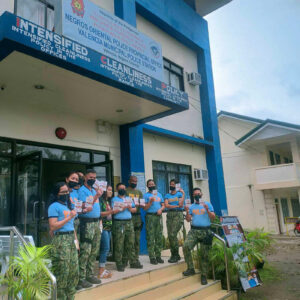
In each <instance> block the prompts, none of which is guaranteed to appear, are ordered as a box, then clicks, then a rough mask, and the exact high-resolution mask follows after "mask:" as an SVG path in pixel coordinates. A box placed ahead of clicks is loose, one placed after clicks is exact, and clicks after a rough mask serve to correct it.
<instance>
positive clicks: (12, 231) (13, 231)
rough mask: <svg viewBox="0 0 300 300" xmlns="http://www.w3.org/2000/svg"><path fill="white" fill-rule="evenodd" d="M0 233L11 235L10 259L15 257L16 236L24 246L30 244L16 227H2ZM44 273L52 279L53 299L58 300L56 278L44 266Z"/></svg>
mask: <svg viewBox="0 0 300 300" xmlns="http://www.w3.org/2000/svg"><path fill="white" fill-rule="evenodd" d="M0 231H9V233H10V249H9V259H11V257H13V253H14V252H13V251H14V235H16V236H17V237H18V238H19V239H20V241H21V242H22V244H23V245H24V246H27V245H28V243H27V242H26V240H25V239H24V237H23V236H22V234H21V233H20V231H19V230H18V229H17V227H15V226H7V227H0ZM43 269H44V271H45V272H46V273H47V275H48V277H49V278H50V281H51V283H52V293H51V299H52V300H56V299H57V284H56V278H55V276H54V275H53V274H52V273H51V271H50V270H49V269H48V268H47V266H46V265H45V264H44V265H43Z"/></svg>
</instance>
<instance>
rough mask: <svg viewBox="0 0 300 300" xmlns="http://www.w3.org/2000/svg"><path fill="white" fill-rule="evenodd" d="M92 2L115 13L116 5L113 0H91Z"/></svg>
mask: <svg viewBox="0 0 300 300" xmlns="http://www.w3.org/2000/svg"><path fill="white" fill-rule="evenodd" d="M89 1H91V2H94V3H95V4H96V5H98V6H100V7H102V8H104V9H106V10H107V11H109V12H110V13H112V14H113V15H114V14H115V6H114V1H113V0H89Z"/></svg>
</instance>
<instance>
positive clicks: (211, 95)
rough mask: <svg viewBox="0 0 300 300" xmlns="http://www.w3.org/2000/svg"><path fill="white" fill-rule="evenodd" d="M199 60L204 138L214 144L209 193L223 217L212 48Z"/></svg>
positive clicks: (208, 157)
mask: <svg viewBox="0 0 300 300" xmlns="http://www.w3.org/2000/svg"><path fill="white" fill-rule="evenodd" d="M207 34H208V33H207ZM197 59H198V70H199V73H200V74H201V76H202V85H201V86H200V95H201V111H202V119H203V131H204V138H205V139H206V140H209V141H211V142H213V147H206V148H205V149H206V164H207V169H208V174H209V193H210V199H211V202H212V204H213V206H214V208H215V211H216V213H217V214H218V215H222V214H227V202H226V190H225V183H224V173H223V165H222V157H221V147H220V138H219V129H218V119H217V109H216V102H215V92H214V81H213V73H212V65H211V56H210V48H209V47H208V48H206V49H204V50H202V49H201V50H199V51H198V57H197Z"/></svg>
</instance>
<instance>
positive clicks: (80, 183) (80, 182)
mask: <svg viewBox="0 0 300 300" xmlns="http://www.w3.org/2000/svg"><path fill="white" fill-rule="evenodd" d="M78 184H79V185H80V186H82V185H84V178H83V177H79V183H78Z"/></svg>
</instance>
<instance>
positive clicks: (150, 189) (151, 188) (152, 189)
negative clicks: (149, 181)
mask: <svg viewBox="0 0 300 300" xmlns="http://www.w3.org/2000/svg"><path fill="white" fill-rule="evenodd" d="M148 189H149V191H150V192H152V191H154V190H155V189H156V186H155V185H154V186H149V187H148Z"/></svg>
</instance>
